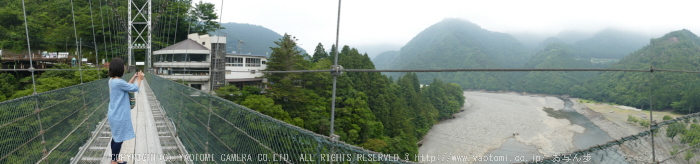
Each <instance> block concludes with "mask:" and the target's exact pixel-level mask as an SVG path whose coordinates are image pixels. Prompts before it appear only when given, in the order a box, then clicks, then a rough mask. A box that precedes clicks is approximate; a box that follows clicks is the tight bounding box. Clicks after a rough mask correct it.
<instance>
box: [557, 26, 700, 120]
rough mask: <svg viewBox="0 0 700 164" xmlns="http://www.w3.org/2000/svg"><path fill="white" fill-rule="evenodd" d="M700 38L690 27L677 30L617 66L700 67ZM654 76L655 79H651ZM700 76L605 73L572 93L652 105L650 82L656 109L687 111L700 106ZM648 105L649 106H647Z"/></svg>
mask: <svg viewBox="0 0 700 164" xmlns="http://www.w3.org/2000/svg"><path fill="white" fill-rule="evenodd" d="M699 62H700V38H698V37H697V36H696V35H695V34H693V33H691V32H690V31H688V30H680V31H674V32H671V33H668V34H666V35H664V36H663V37H661V38H656V39H652V40H651V43H650V44H649V45H647V46H644V48H642V49H639V50H637V51H635V52H633V53H631V54H629V55H628V56H627V57H625V58H623V59H621V60H620V61H619V62H618V63H615V64H613V65H611V66H610V68H614V69H650V66H654V67H655V68H656V69H675V70H692V71H697V70H699V69H700V63H699ZM650 79H653V80H650ZM698 80H700V76H699V75H698V74H689V73H670V72H654V73H653V77H652V75H651V74H650V73H646V72H645V73H631V72H604V73H602V74H600V76H598V77H595V78H593V79H590V80H589V81H588V82H587V83H585V84H584V85H582V86H574V87H573V88H571V92H572V95H573V96H575V97H582V98H587V99H594V100H598V101H605V102H614V103H617V104H624V105H632V106H635V107H644V108H648V104H649V94H650V93H649V91H650V85H651V86H652V88H653V92H652V94H653V95H654V103H653V104H654V109H673V110H674V111H677V112H681V113H687V112H688V109H691V108H692V109H697V108H698V107H700V101H697V99H698V98H700V85H699V84H698V82H699V81H698ZM645 105H646V106H645Z"/></svg>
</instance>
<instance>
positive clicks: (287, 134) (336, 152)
mask: <svg viewBox="0 0 700 164" xmlns="http://www.w3.org/2000/svg"><path fill="white" fill-rule="evenodd" d="M146 79H147V81H148V82H149V84H150V86H151V89H152V90H153V93H154V94H155V96H156V98H157V100H158V101H159V102H160V104H161V105H162V108H163V110H165V113H166V116H167V117H169V118H172V119H173V122H174V124H175V126H176V127H177V135H178V136H179V138H180V140H181V141H182V143H183V145H184V146H185V147H186V149H187V152H188V153H190V154H213V155H214V157H216V158H214V160H215V161H220V160H227V159H234V160H243V161H246V163H268V162H275V163H305V162H310V161H314V162H317V163H328V162H330V160H335V161H341V162H348V161H353V162H359V163H377V162H378V163H406V162H408V161H405V160H404V159H402V158H403V155H399V154H393V155H384V154H380V153H377V152H373V151H369V150H365V149H362V148H360V147H356V146H352V145H349V144H346V143H343V142H340V141H336V140H333V139H331V138H329V137H326V136H322V135H319V134H315V133H313V132H311V131H308V130H305V129H302V128H299V127H296V126H294V125H290V124H287V123H284V122H282V121H279V120H276V119H274V118H272V117H269V116H266V115H263V114H261V113H259V112H257V111H254V110H251V109H248V108H246V107H243V106H240V105H238V104H235V103H233V102H230V101H228V100H225V99H221V98H219V97H216V96H213V95H210V94H207V93H205V92H202V91H200V90H197V89H194V88H191V87H188V86H185V85H182V84H180V83H176V82H174V81H171V80H167V79H163V78H161V77H159V76H156V75H153V74H150V73H148V74H146ZM185 156H186V155H185ZM220 156H221V157H222V158H218V157H220ZM358 157H360V158H359V159H361V160H360V161H358ZM247 159H251V160H247ZM363 160H365V161H363Z"/></svg>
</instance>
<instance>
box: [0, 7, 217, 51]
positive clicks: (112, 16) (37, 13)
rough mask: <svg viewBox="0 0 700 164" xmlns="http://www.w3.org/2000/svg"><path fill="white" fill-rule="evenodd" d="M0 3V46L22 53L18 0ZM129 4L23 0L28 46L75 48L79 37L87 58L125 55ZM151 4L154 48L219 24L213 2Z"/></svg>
mask: <svg viewBox="0 0 700 164" xmlns="http://www.w3.org/2000/svg"><path fill="white" fill-rule="evenodd" d="M139 1H140V0H136V1H135V3H139V4H142V3H143V1H140V2H139ZM2 4H3V5H2V6H0V49H2V50H3V53H11V52H15V53H26V52H27V50H28V49H27V38H26V33H25V22H24V15H23V12H22V1H18V0H5V1H3V2H2ZM127 5H128V4H126V1H111V0H109V1H99V0H94V1H73V6H71V1H70V0H55V1H44V0H38V1H25V7H26V14H27V26H28V29H29V41H30V42H31V48H32V51H35V52H36V51H39V50H41V51H49V52H71V53H73V52H75V51H76V49H77V48H78V43H80V44H81V45H82V47H83V48H82V49H83V50H82V51H83V53H84V55H86V57H87V58H89V60H88V61H95V56H94V53H95V51H97V54H98V58H100V59H107V61H109V60H110V59H111V58H112V57H113V56H114V57H121V58H126V56H125V54H127V52H126V46H127V44H128V43H127V40H126V36H127V29H126V22H125V21H126V19H127V18H126V17H127V15H128V13H127V10H128V9H127V7H128V6H127ZM153 6H154V9H153V14H154V15H153V17H152V19H153V20H154V23H153V29H154V30H153V31H154V33H153V36H152V37H153V38H152V40H153V41H152V43H153V49H154V50H158V49H160V48H164V47H166V46H168V45H172V44H173V43H175V42H178V41H181V40H184V39H185V38H186V37H187V34H188V32H189V33H202V34H203V33H207V32H209V31H214V30H215V29H216V28H217V27H218V25H219V24H218V22H215V21H213V20H218V15H217V14H216V13H215V11H214V10H213V7H214V5H213V4H211V3H202V2H199V3H194V4H193V3H192V1H191V0H183V1H175V2H167V3H166V2H164V1H154V2H153ZM162 6H165V8H162ZM71 8H73V10H71ZM72 11H74V13H73V12H72ZM133 12H136V11H133ZM73 15H75V17H73ZM91 15H92V16H91ZM74 19H75V28H74V23H73V20H74ZM135 19H136V20H135V21H136V22H139V21H144V20H143V18H141V17H136V18H135ZM93 27H94V35H93ZM95 45H96V46H97V49H96V50H95ZM134 53H135V54H143V53H145V50H135V52H134ZM88 54H92V55H88ZM134 58H135V60H138V61H143V60H145V55H135V56H134Z"/></svg>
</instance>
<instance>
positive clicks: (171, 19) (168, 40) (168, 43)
mask: <svg viewBox="0 0 700 164" xmlns="http://www.w3.org/2000/svg"><path fill="white" fill-rule="evenodd" d="M169 8H172V7H169ZM171 10H172V9H171ZM170 13H171V14H172V13H173V12H170ZM172 22H173V17H172V16H170V21H168V31H167V32H166V34H168V38H167V39H165V44H166V45H168V46H170V34H169V33H170V23H172ZM173 58H175V54H173ZM173 62H174V60H173Z"/></svg>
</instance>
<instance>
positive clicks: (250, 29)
mask: <svg viewBox="0 0 700 164" xmlns="http://www.w3.org/2000/svg"><path fill="white" fill-rule="evenodd" d="M221 25H222V26H223V27H225V28H226V29H222V30H221V32H224V33H226V34H227V37H226V52H227V53H231V52H233V51H238V50H237V46H239V42H238V41H243V42H244V43H243V44H240V46H239V47H240V52H241V53H244V54H247V53H252V54H259V55H265V54H266V53H267V54H269V53H271V52H272V50H270V47H275V46H276V45H275V43H274V41H277V40H279V39H280V38H282V35H280V34H278V33H276V32H275V31H272V30H270V29H268V28H265V27H263V26H260V25H252V24H244V23H223V24H221ZM211 34H213V35H216V32H212V33H211ZM290 35H293V34H290ZM297 48H298V49H299V50H301V51H302V52H301V54H304V53H306V51H305V50H304V49H302V48H301V47H297Z"/></svg>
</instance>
